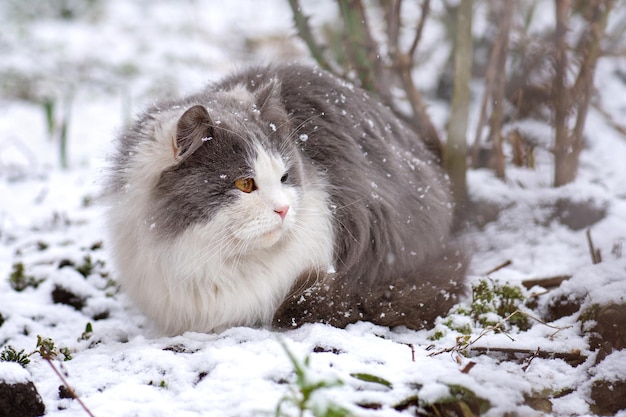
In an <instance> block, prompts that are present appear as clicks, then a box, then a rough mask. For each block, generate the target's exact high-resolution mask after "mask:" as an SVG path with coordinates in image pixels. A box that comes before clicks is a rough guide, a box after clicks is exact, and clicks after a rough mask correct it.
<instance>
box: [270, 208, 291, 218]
mask: <svg viewBox="0 0 626 417" xmlns="http://www.w3.org/2000/svg"><path fill="white" fill-rule="evenodd" d="M288 211H289V206H288V205H285V206H281V207H277V208H275V209H274V213H276V214H278V215H279V216H280V218H281V219H283V220H285V216H287V212H288Z"/></svg>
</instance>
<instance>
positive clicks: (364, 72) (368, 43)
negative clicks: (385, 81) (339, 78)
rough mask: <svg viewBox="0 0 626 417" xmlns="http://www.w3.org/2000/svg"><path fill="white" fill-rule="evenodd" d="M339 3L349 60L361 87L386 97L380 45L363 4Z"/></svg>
mask: <svg viewBox="0 0 626 417" xmlns="http://www.w3.org/2000/svg"><path fill="white" fill-rule="evenodd" d="M337 3H339V10H340V12H341V17H342V19H343V22H344V25H345V27H346V41H345V43H346V45H347V48H346V49H347V52H348V58H349V59H350V63H351V64H352V67H353V68H354V69H355V70H356V72H357V75H358V77H359V80H360V81H361V86H362V87H363V88H364V89H366V90H369V91H373V92H375V93H377V94H379V95H380V96H381V97H386V96H387V95H388V94H387V92H386V90H385V88H384V86H383V85H382V83H381V81H382V77H381V74H382V71H381V61H380V57H379V55H378V45H377V44H376V42H375V41H374V38H373V37H372V35H371V33H370V30H369V26H368V24H367V17H366V16H365V9H364V8H363V3H361V0H337Z"/></svg>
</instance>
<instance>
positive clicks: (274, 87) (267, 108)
mask: <svg viewBox="0 0 626 417" xmlns="http://www.w3.org/2000/svg"><path fill="white" fill-rule="evenodd" d="M255 99H256V100H255V101H256V107H257V109H259V111H260V112H261V119H262V120H266V121H268V122H270V123H272V124H273V125H274V126H275V127H276V128H277V129H279V130H288V129H289V116H288V115H287V110H286V109H285V106H284V105H283V103H282V100H281V84H280V81H278V80H277V79H271V80H270V81H269V82H268V83H267V84H265V85H263V86H261V88H259V90H257V93H256V97H255Z"/></svg>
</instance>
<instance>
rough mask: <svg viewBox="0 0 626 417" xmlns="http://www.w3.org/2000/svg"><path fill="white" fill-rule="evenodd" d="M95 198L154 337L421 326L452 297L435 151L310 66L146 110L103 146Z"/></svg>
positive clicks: (455, 252) (233, 80) (456, 264)
mask: <svg viewBox="0 0 626 417" xmlns="http://www.w3.org/2000/svg"><path fill="white" fill-rule="evenodd" d="M241 177H251V178H254V180H255V184H256V186H257V189H255V190H254V191H253V192H250V193H243V192H241V191H239V190H237V189H236V188H234V187H233V182H234V181H235V180H236V179H237V178H241ZM107 195H108V196H109V201H110V203H109V204H110V206H109V209H108V215H107V218H108V224H109V229H110V237H111V243H112V251H113V256H114V259H115V261H116V265H117V268H118V274H119V280H120V283H121V285H122V287H123V288H124V289H125V290H126V291H127V292H128V293H129V294H130V296H131V297H132V298H133V299H134V300H135V302H136V303H137V304H138V305H139V306H140V307H141V308H142V310H143V311H144V312H145V313H146V314H147V315H148V316H149V317H151V318H152V319H153V320H154V321H155V322H156V323H157V324H158V325H159V327H160V328H161V329H162V330H163V331H164V332H166V333H168V334H178V333H181V332H184V331H187V330H193V331H203V332H211V331H219V330H221V329H224V328H226V327H228V326H235V325H258V324H264V325H267V324H270V323H273V324H274V325H275V326H277V327H291V326H294V325H299V324H302V323H304V322H312V321H321V322H326V323H330V324H333V325H337V326H345V325H347V324H348V323H351V322H355V321H357V320H370V321H374V322H377V323H380V324H384V325H390V326H396V325H405V326H408V327H412V328H421V327H423V326H424V325H428V324H429V323H432V320H434V318H435V317H436V316H437V315H439V314H442V313H445V312H446V311H447V309H449V308H450V306H451V305H452V304H453V303H454V302H455V300H456V297H457V295H458V294H460V293H461V292H462V291H463V275H464V271H465V266H466V263H467V262H466V259H465V256H464V254H463V253H462V252H461V251H460V250H459V249H458V248H456V247H455V246H454V245H453V243H452V238H451V236H450V231H449V229H450V227H451V223H452V204H451V199H450V194H449V191H448V184H447V181H446V179H445V176H444V175H443V173H442V171H441V169H440V167H439V165H438V163H437V160H436V158H435V157H434V156H433V155H432V154H431V153H430V152H429V151H428V150H427V149H426V147H425V146H424V144H423V142H422V141H421V140H420V139H419V138H417V137H416V135H415V134H414V133H413V132H412V131H411V130H410V129H409V128H408V127H406V126H405V125H404V124H403V123H402V122H401V121H400V120H398V119H397V117H395V116H394V115H393V114H392V113H391V112H390V111H389V110H388V109H387V108H385V107H384V106H382V105H380V104H379V103H378V102H376V101H375V100H373V99H372V98H370V97H369V96H368V95H367V93H365V92H364V91H362V90H360V89H358V88H355V87H354V86H352V85H350V84H348V83H345V82H343V81H341V80H339V79H336V78H334V77H333V76H331V75H330V74H328V73H325V72H323V71H320V70H317V69H311V68H308V67H304V66H297V65H285V66H276V67H263V68H252V69H248V70H246V71H243V72H240V73H238V74H235V75H233V76H231V77H228V78H227V79H225V80H224V81H222V82H221V83H219V84H215V85H212V86H210V87H208V88H207V89H206V90H205V91H202V92H200V93H198V94H196V95H193V96H190V97H187V98H184V99H181V100H174V101H168V102H163V103H161V104H158V105H157V106H154V107H153V108H151V109H148V111H147V112H146V113H145V114H144V115H143V116H142V117H140V118H139V120H138V121H137V123H136V124H135V125H134V126H133V127H131V128H130V129H129V130H128V131H127V132H125V133H123V134H122V135H121V136H120V138H119V140H118V148H117V154H116V155H115V156H114V158H113V167H112V170H111V175H110V180H109V187H108V189H107ZM279 206H281V207H285V206H287V207H289V210H288V211H287V212H286V216H285V218H284V219H282V218H280V216H277V214H276V213H278V211H277V208H276V207H279ZM283 214H284V213H283Z"/></svg>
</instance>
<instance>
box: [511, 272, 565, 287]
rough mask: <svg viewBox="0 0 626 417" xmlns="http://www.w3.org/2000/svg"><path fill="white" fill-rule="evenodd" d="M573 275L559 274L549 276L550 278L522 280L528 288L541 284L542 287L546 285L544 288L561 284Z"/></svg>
mask: <svg viewBox="0 0 626 417" xmlns="http://www.w3.org/2000/svg"><path fill="white" fill-rule="evenodd" d="M571 277H572V276H571V275H557V276H554V277H548V278H534V279H526V280H524V281H522V285H523V286H524V287H525V288H526V289H531V288H532V287H534V286H535V285H539V286H540V287H544V288H556V287H558V286H559V285H561V283H562V282H563V281H567V280H568V279H570V278H571Z"/></svg>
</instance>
